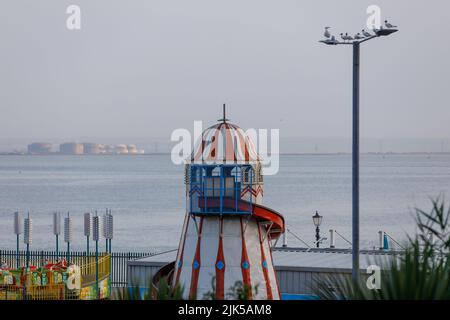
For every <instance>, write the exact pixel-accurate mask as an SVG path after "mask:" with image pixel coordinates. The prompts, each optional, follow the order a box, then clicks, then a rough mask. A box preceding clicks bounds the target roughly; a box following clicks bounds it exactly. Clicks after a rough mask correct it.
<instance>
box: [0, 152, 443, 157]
mask: <svg viewBox="0 0 450 320" xmlns="http://www.w3.org/2000/svg"><path fill="white" fill-rule="evenodd" d="M351 154H352V153H351V152H328V153H320V152H318V153H313V152H298V153H296V152H287V153H280V155H282V156H339V155H351ZM360 154H361V155H382V156H388V155H450V152H361V153H360ZM155 155H170V153H169V152H150V153H144V154H112V153H111V154H87V153H86V154H63V153H47V154H29V153H13V152H0V156H32V157H42V156H76V157H82V156H89V157H98V156H119V157H123V156H125V157H126V156H128V157H137V156H155Z"/></svg>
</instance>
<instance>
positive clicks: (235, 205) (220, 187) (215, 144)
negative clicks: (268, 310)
mask: <svg viewBox="0 0 450 320" xmlns="http://www.w3.org/2000/svg"><path fill="white" fill-rule="evenodd" d="M185 184H186V214H185V218H184V224H183V229H182V232H181V239H180V244H179V247H178V254H177V258H176V261H173V262H172V263H170V264H168V265H166V266H164V267H162V268H161V269H160V270H159V272H157V273H156V274H155V276H154V277H153V290H154V292H157V290H158V282H159V281H160V280H161V279H162V278H164V277H165V278H167V279H168V282H169V283H170V285H171V286H172V288H174V289H175V288H176V287H177V286H178V287H180V288H183V293H182V295H183V298H185V299H203V297H204V296H205V295H207V294H210V293H211V292H212V293H213V295H214V297H215V298H216V299H226V298H227V290H228V289H229V288H231V287H232V286H233V285H235V284H236V283H242V284H243V286H244V287H245V288H247V289H248V290H247V291H248V292H249V296H248V298H249V299H258V300H259V299H269V300H272V299H274V300H276V299H280V292H279V288H278V282H277V278H276V275H275V270H274V267H273V262H272V250H271V248H272V246H273V245H274V244H275V243H276V241H277V240H278V239H279V237H280V235H281V234H283V233H284V218H283V216H282V215H281V214H280V213H278V212H277V211H275V210H273V209H271V208H268V207H265V206H263V205H262V202H263V192H264V182H263V174H262V164H261V158H260V156H259V155H258V153H257V150H256V148H255V145H254V144H253V141H252V140H251V139H250V137H249V136H248V135H247V134H246V133H245V132H244V131H243V130H242V129H241V128H240V127H238V126H236V125H234V124H232V123H230V122H229V121H228V119H226V117H225V106H224V115H223V118H222V119H220V120H219V123H217V124H215V125H213V126H211V127H209V128H208V129H206V130H205V131H204V132H203V133H202V136H201V138H199V140H198V141H197V143H196V146H195V147H194V149H193V151H192V155H191V157H190V159H188V161H187V163H186V166H185ZM258 288H259V289H258ZM211 290H213V291H211Z"/></svg>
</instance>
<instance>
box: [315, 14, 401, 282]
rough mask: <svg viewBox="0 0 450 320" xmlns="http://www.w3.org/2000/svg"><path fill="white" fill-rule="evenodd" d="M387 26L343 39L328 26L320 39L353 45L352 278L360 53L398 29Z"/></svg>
mask: <svg viewBox="0 0 450 320" xmlns="http://www.w3.org/2000/svg"><path fill="white" fill-rule="evenodd" d="M385 23H386V28H383V27H380V29H374V30H373V32H374V33H373V34H372V33H369V32H367V31H364V29H363V30H362V34H361V33H357V34H356V35H355V36H354V37H352V36H349V35H347V34H345V35H344V34H342V33H341V38H342V39H343V41H338V40H336V38H335V36H332V35H331V34H330V33H329V31H328V29H329V28H328V27H327V28H326V29H325V33H324V36H325V39H324V40H320V41H319V42H322V43H324V44H326V45H332V46H333V45H334V46H335V45H351V46H352V47H353V121H352V240H353V241H352V279H353V281H355V282H357V281H358V279H359V60H360V59H359V57H360V55H359V53H360V50H359V48H360V44H361V43H363V42H366V41H368V40H371V39H374V38H378V37H381V36H388V35H390V34H392V33H394V32H397V31H398V29H397V28H396V27H395V26H393V25H391V24H390V23H388V22H387V21H385Z"/></svg>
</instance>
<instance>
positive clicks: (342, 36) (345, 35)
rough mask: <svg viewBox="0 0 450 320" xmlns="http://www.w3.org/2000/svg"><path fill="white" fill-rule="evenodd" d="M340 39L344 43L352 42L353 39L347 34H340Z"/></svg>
mask: <svg viewBox="0 0 450 320" xmlns="http://www.w3.org/2000/svg"><path fill="white" fill-rule="evenodd" d="M341 38H342V40H344V41H349V40H353V38H352V37H351V36H349V35H348V33H347V32H346V33H345V34H343V33H341Z"/></svg>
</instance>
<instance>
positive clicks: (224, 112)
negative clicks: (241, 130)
mask: <svg viewBox="0 0 450 320" xmlns="http://www.w3.org/2000/svg"><path fill="white" fill-rule="evenodd" d="M228 120H229V119H227V118H226V106H225V103H224V104H223V118H222V119H219V120H217V121H221V122H223V123H226V122H227V121H228Z"/></svg>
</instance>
